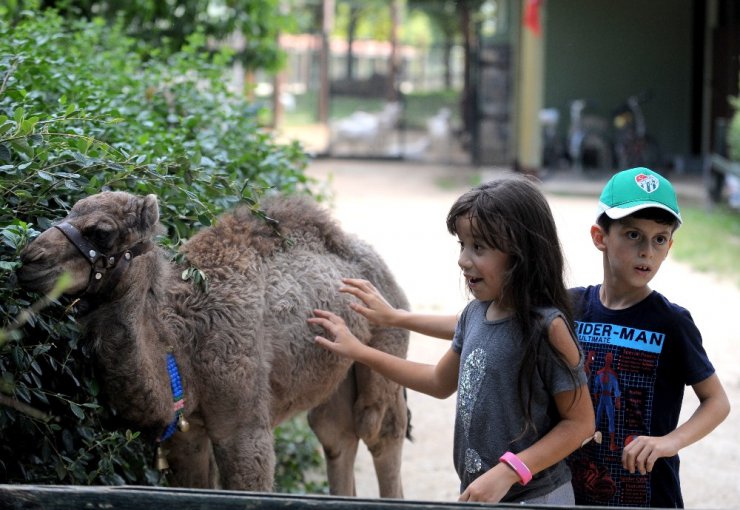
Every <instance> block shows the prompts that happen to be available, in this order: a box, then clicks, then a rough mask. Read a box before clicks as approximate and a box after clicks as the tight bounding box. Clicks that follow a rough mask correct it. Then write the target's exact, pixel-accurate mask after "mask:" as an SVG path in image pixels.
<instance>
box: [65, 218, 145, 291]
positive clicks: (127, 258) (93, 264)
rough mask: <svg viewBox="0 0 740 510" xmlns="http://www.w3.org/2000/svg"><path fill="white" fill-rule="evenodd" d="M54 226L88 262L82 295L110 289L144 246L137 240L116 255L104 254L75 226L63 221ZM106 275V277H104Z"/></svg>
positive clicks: (143, 249)
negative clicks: (88, 273)
mask: <svg viewBox="0 0 740 510" xmlns="http://www.w3.org/2000/svg"><path fill="white" fill-rule="evenodd" d="M54 227H55V228H57V229H59V231H60V232H61V233H62V234H64V236H65V237H66V238H67V239H69V242H71V243H72V244H73V245H74V247H75V248H77V250H78V251H79V252H80V253H81V254H82V256H83V257H85V259H86V260H87V262H88V263H89V264H90V276H89V278H88V281H87V286H86V287H85V290H84V291H82V294H83V295H94V294H100V293H103V292H109V291H111V290H112V289H113V288H114V287H115V286H116V285H117V284H118V282H119V281H120V279H121V276H123V273H124V272H125V270H126V269H127V268H128V266H129V264H130V263H131V260H133V258H134V257H136V256H138V255H141V254H142V253H144V251H145V248H144V246H143V244H142V241H139V242H138V243H136V244H135V245H134V246H132V247H131V248H128V249H127V250H124V251H122V252H121V253H118V254H116V255H106V254H105V253H103V252H102V251H100V250H99V249H98V248H97V247H96V246H95V245H94V244H92V243H91V242H90V241H89V240H87V239H86V238H85V237H84V236H83V235H82V233H80V231H79V230H77V227H75V226H74V225H72V224H71V223H68V222H66V221H63V222H62V223H59V224H58V225H54ZM106 275H107V276H108V278H106Z"/></svg>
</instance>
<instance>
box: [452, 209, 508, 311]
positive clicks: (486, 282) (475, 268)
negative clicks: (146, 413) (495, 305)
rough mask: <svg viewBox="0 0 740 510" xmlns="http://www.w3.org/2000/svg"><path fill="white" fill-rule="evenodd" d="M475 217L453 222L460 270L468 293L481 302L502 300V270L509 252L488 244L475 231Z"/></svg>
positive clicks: (506, 263)
mask: <svg viewBox="0 0 740 510" xmlns="http://www.w3.org/2000/svg"><path fill="white" fill-rule="evenodd" d="M475 221H476V220H475V219H472V220H471V219H470V218H468V217H465V216H463V217H460V218H458V219H457V220H456V221H455V225H456V230H457V238H458V240H459V243H460V256H459V257H458V259H457V264H458V265H459V266H460V269H462V272H463V276H464V277H465V282H466V283H467V285H468V288H469V289H470V292H471V293H472V294H473V296H475V298H476V299H478V300H480V301H501V299H502V291H503V279H504V273H505V272H506V270H507V269H508V268H509V255H507V254H506V253H504V252H502V251H501V250H498V249H496V248H493V247H491V246H488V245H487V244H485V243H484V242H483V240H482V239H480V238H479V237H478V236H476V235H475V234H474V229H473V226H474V222H475Z"/></svg>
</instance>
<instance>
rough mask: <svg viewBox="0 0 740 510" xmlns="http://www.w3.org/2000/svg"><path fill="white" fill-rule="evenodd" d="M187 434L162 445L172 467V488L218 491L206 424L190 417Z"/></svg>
mask: <svg viewBox="0 0 740 510" xmlns="http://www.w3.org/2000/svg"><path fill="white" fill-rule="evenodd" d="M189 422H190V429H189V430H188V431H187V432H175V435H174V436H172V438H171V439H169V440H168V441H165V442H164V443H163V444H162V448H163V449H164V451H165V454H166V457H167V463H168V464H169V467H170V475H169V476H168V479H169V483H170V485H173V486H176V487H197V488H205V489H215V488H217V487H218V483H219V481H218V470H217V469H216V465H215V463H214V459H213V450H212V449H211V440H210V439H209V438H208V435H207V434H206V431H205V428H204V427H203V422H202V420H200V419H199V418H197V417H190V418H189Z"/></svg>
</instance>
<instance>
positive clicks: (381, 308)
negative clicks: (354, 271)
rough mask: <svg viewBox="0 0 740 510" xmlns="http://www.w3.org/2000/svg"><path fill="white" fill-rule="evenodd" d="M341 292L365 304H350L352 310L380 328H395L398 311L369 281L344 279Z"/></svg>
mask: <svg viewBox="0 0 740 510" xmlns="http://www.w3.org/2000/svg"><path fill="white" fill-rule="evenodd" d="M342 283H343V284H344V285H343V286H342V287H340V288H339V292H345V293H347V294H351V295H353V296H355V297H356V298H357V299H359V300H360V301H362V302H363V303H364V306H363V305H362V304H360V303H356V302H353V303H350V305H349V306H350V308H352V310H354V311H355V312H357V313H359V314H360V315H362V316H363V317H365V318H366V319H368V320H369V321H370V322H372V323H374V324H378V325H379V326H395V325H396V324H395V321H396V319H397V316H398V315H397V314H398V310H396V309H395V308H393V307H392V306H391V305H390V304H389V303H388V301H386V299H385V298H384V297H383V295H382V294H381V293H380V292H379V291H378V289H376V288H375V286H374V285H373V284H372V283H370V282H369V281H367V280H361V279H358V278H342Z"/></svg>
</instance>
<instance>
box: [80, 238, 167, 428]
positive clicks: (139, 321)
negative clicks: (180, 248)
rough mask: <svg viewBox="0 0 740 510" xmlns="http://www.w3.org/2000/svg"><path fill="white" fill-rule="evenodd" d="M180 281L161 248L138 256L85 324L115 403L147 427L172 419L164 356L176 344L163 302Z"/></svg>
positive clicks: (90, 314)
mask: <svg viewBox="0 0 740 510" xmlns="http://www.w3.org/2000/svg"><path fill="white" fill-rule="evenodd" d="M179 281H180V280H179V279H178V278H176V277H175V276H174V272H173V269H172V267H171V266H170V264H169V262H167V260H166V259H165V257H164V255H163V254H162V253H161V252H160V250H159V249H157V250H155V251H153V252H150V253H147V254H145V255H142V256H140V257H137V258H136V259H135V260H133V261H132V263H131V265H130V267H129V268H128V270H127V271H126V274H125V276H124V278H123V279H122V281H121V282H119V284H118V285H117V287H116V291H115V293H114V294H113V295H112V296H111V301H109V302H102V303H99V304H98V306H97V308H96V309H94V310H93V311H92V312H90V313H89V314H88V315H87V316H86V317H85V318H84V322H83V325H84V326H85V329H86V332H87V333H88V335H90V336H92V339H93V342H94V345H95V350H96V354H97V357H98V362H99V363H100V364H101V366H102V368H103V370H104V372H105V382H106V389H107V393H108V395H109V397H110V399H111V400H112V403H113V405H114V406H115V407H116V408H118V409H119V410H120V411H121V412H122V413H123V414H124V415H125V417H126V418H128V419H130V420H134V421H137V422H138V423H140V424H142V425H145V426H146V425H160V424H161V423H163V422H169V421H170V420H171V419H172V391H171V389H170V383H169V380H168V374H167V364H166V363H167V362H166V355H167V350H168V349H170V348H172V349H174V350H175V351H177V350H178V349H177V348H178V346H177V345H176V338H174V337H175V335H174V334H173V332H172V324H170V321H168V320H167V317H169V316H171V312H170V310H169V307H168V305H167V299H166V298H167V295H168V291H169V289H170V287H171V286H172V285H179V284H180V283H179Z"/></svg>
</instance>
